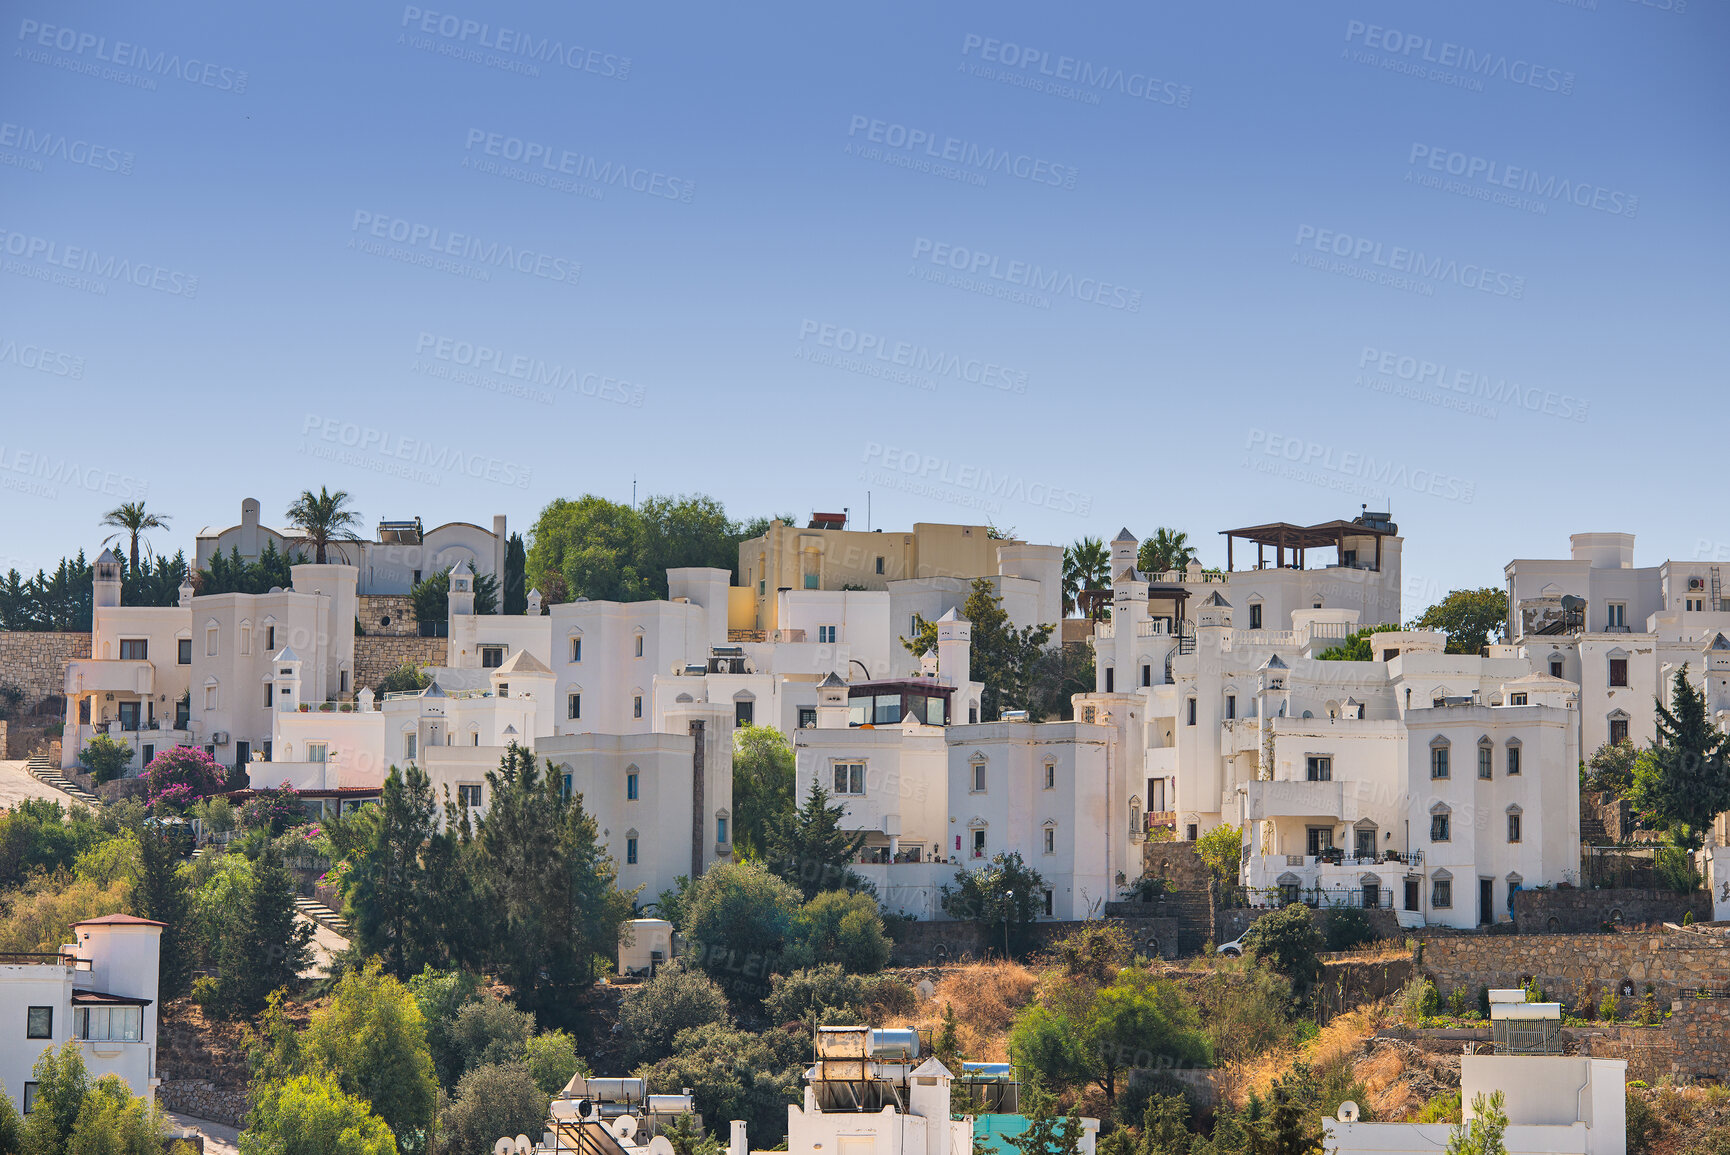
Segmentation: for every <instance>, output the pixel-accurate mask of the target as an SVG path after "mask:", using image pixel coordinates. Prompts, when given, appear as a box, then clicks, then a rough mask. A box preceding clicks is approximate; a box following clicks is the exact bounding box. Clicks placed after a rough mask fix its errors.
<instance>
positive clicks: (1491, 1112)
mask: <svg viewBox="0 0 1730 1155" xmlns="http://www.w3.org/2000/svg"><path fill="white" fill-rule="evenodd" d="M1506 1102H1507V1097H1506V1096H1505V1095H1503V1094H1502V1092H1500V1091H1496V1092H1495V1093H1493V1094H1492V1095H1491V1096H1490V1097H1489V1099H1488V1100H1487V1101H1486V1100H1485V1098H1484V1096H1483V1093H1482V1092H1479V1093H1478V1094H1476V1095H1473V1096H1472V1118H1471V1119H1470V1120H1468V1121H1465V1122H1462V1123H1461V1124H1460V1125H1459V1126H1457V1127H1455V1128H1454V1129H1453V1131H1452V1132H1450V1133H1449V1135H1448V1149H1447V1155H1508V1148H1507V1145H1506V1144H1505V1143H1503V1142H1502V1133H1503V1132H1505V1131H1506V1130H1507V1129H1508V1113H1507V1111H1505V1110H1503V1104H1505V1103H1506Z"/></svg>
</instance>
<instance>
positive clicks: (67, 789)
mask: <svg viewBox="0 0 1730 1155" xmlns="http://www.w3.org/2000/svg"><path fill="white" fill-rule="evenodd" d="M24 767H25V769H27V770H29V771H30V775H31V777H33V778H35V779H36V780H37V781H38V782H40V783H42V785H44V786H52V787H53V788H54V789H56V790H58V791H60V792H61V793H62V794H70V795H71V796H72V797H73V798H74V799H76V800H77V801H79V802H82V803H84V804H85V805H86V806H101V805H102V799H100V798H98V797H97V796H96V795H94V794H92V793H91V792H90V791H88V790H86V789H84V787H82V786H80V785H78V783H76V782H74V781H72V780H71V779H70V778H67V777H65V776H64V775H62V774H61V773H60V771H59V770H58V769H57V768H56V767H55V766H54V764H53V763H52V762H50V761H48V759H47V757H46V756H45V755H42V754H33V755H31V756H30V758H29V759H27V760H26V761H25V763H24Z"/></svg>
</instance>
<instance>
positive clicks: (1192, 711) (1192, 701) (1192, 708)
mask: <svg viewBox="0 0 1730 1155" xmlns="http://www.w3.org/2000/svg"><path fill="white" fill-rule="evenodd" d="M1187 709H1188V711H1189V713H1188V721H1187V722H1186V723H1185V725H1189V726H1193V725H1195V699H1194V698H1191V699H1190V700H1189V706H1188V707H1187Z"/></svg>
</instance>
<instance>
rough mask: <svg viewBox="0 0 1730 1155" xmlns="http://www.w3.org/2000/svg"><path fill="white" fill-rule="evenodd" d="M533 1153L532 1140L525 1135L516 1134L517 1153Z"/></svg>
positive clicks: (519, 1154) (524, 1154)
mask: <svg viewBox="0 0 1730 1155" xmlns="http://www.w3.org/2000/svg"><path fill="white" fill-rule="evenodd" d="M534 1153H535V1144H534V1140H532V1139H530V1138H529V1137H528V1136H527V1135H518V1136H517V1155H534Z"/></svg>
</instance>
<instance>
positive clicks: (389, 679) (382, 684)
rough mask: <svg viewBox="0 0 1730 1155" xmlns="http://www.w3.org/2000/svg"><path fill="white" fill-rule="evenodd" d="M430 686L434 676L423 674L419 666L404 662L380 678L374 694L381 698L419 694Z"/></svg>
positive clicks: (374, 688)
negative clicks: (392, 695) (390, 695)
mask: <svg viewBox="0 0 1730 1155" xmlns="http://www.w3.org/2000/svg"><path fill="white" fill-rule="evenodd" d="M430 685H432V675H430V674H426V673H422V672H421V668H420V667H419V666H416V665H414V664H412V663H410V662H404V663H403V664H402V665H400V666H398V667H397V668H396V669H394V670H392V671H391V672H390V673H388V674H386V675H385V676H384V677H382V678H380V679H379V680H378V685H376V686H374V687H373V693H374V694H376V695H378V696H379V697H381V698H382V697H384V696H385V695H386V694H402V693H418V692H419V691H421V690H424V689H426V688H427V687H428V686H430Z"/></svg>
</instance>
